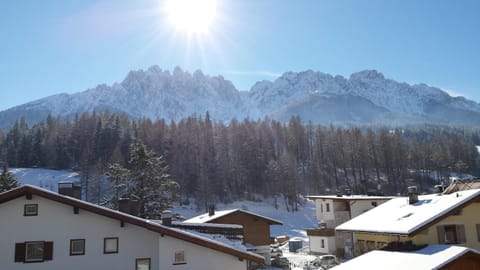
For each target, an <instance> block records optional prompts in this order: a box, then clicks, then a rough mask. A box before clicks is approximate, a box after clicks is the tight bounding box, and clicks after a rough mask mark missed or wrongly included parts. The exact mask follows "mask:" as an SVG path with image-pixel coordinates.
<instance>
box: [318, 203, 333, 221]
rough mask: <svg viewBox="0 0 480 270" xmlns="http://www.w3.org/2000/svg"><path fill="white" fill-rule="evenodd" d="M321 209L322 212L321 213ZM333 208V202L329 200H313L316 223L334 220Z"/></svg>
mask: <svg viewBox="0 0 480 270" xmlns="http://www.w3.org/2000/svg"><path fill="white" fill-rule="evenodd" d="M327 204H328V205H329V207H330V211H328V212H327ZM322 209H323V211H322ZM333 209H334V206H333V200H331V199H316V200H315V213H316V216H317V220H318V222H328V221H332V224H334V223H333V221H334V220H335V215H334V211H333ZM327 226H328V225H327Z"/></svg>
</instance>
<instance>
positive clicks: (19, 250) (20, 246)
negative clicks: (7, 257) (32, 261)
mask: <svg viewBox="0 0 480 270" xmlns="http://www.w3.org/2000/svg"><path fill="white" fill-rule="evenodd" d="M24 261H25V243H16V244H15V262H24Z"/></svg>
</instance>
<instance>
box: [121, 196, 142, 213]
mask: <svg viewBox="0 0 480 270" xmlns="http://www.w3.org/2000/svg"><path fill="white" fill-rule="evenodd" d="M137 206H138V204H137V201H132V200H130V198H120V199H118V211H120V212H123V213H127V214H130V215H133V216H137V215H138V211H137Z"/></svg>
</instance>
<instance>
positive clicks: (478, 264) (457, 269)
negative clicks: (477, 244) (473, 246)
mask: <svg viewBox="0 0 480 270" xmlns="http://www.w3.org/2000/svg"><path fill="white" fill-rule="evenodd" d="M439 269H440V270H480V255H478V254H472V253H471V252H470V253H467V254H464V255H463V256H461V257H460V258H458V259H456V260H454V261H453V262H451V263H449V264H447V265H445V266H443V267H441V268H439Z"/></svg>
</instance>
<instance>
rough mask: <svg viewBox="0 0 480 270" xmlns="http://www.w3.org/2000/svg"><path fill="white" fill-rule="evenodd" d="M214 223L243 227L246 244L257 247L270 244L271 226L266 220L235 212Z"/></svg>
mask: <svg viewBox="0 0 480 270" xmlns="http://www.w3.org/2000/svg"><path fill="white" fill-rule="evenodd" d="M214 223H220V224H240V225H242V226H243V233H244V241H245V243H249V244H253V245H256V246H264V245H269V244H270V224H269V223H268V222H267V221H266V220H264V219H261V218H258V217H255V216H252V215H249V214H246V213H242V212H234V213H231V214H228V215H225V216H223V217H220V218H218V219H215V221H214Z"/></svg>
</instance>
